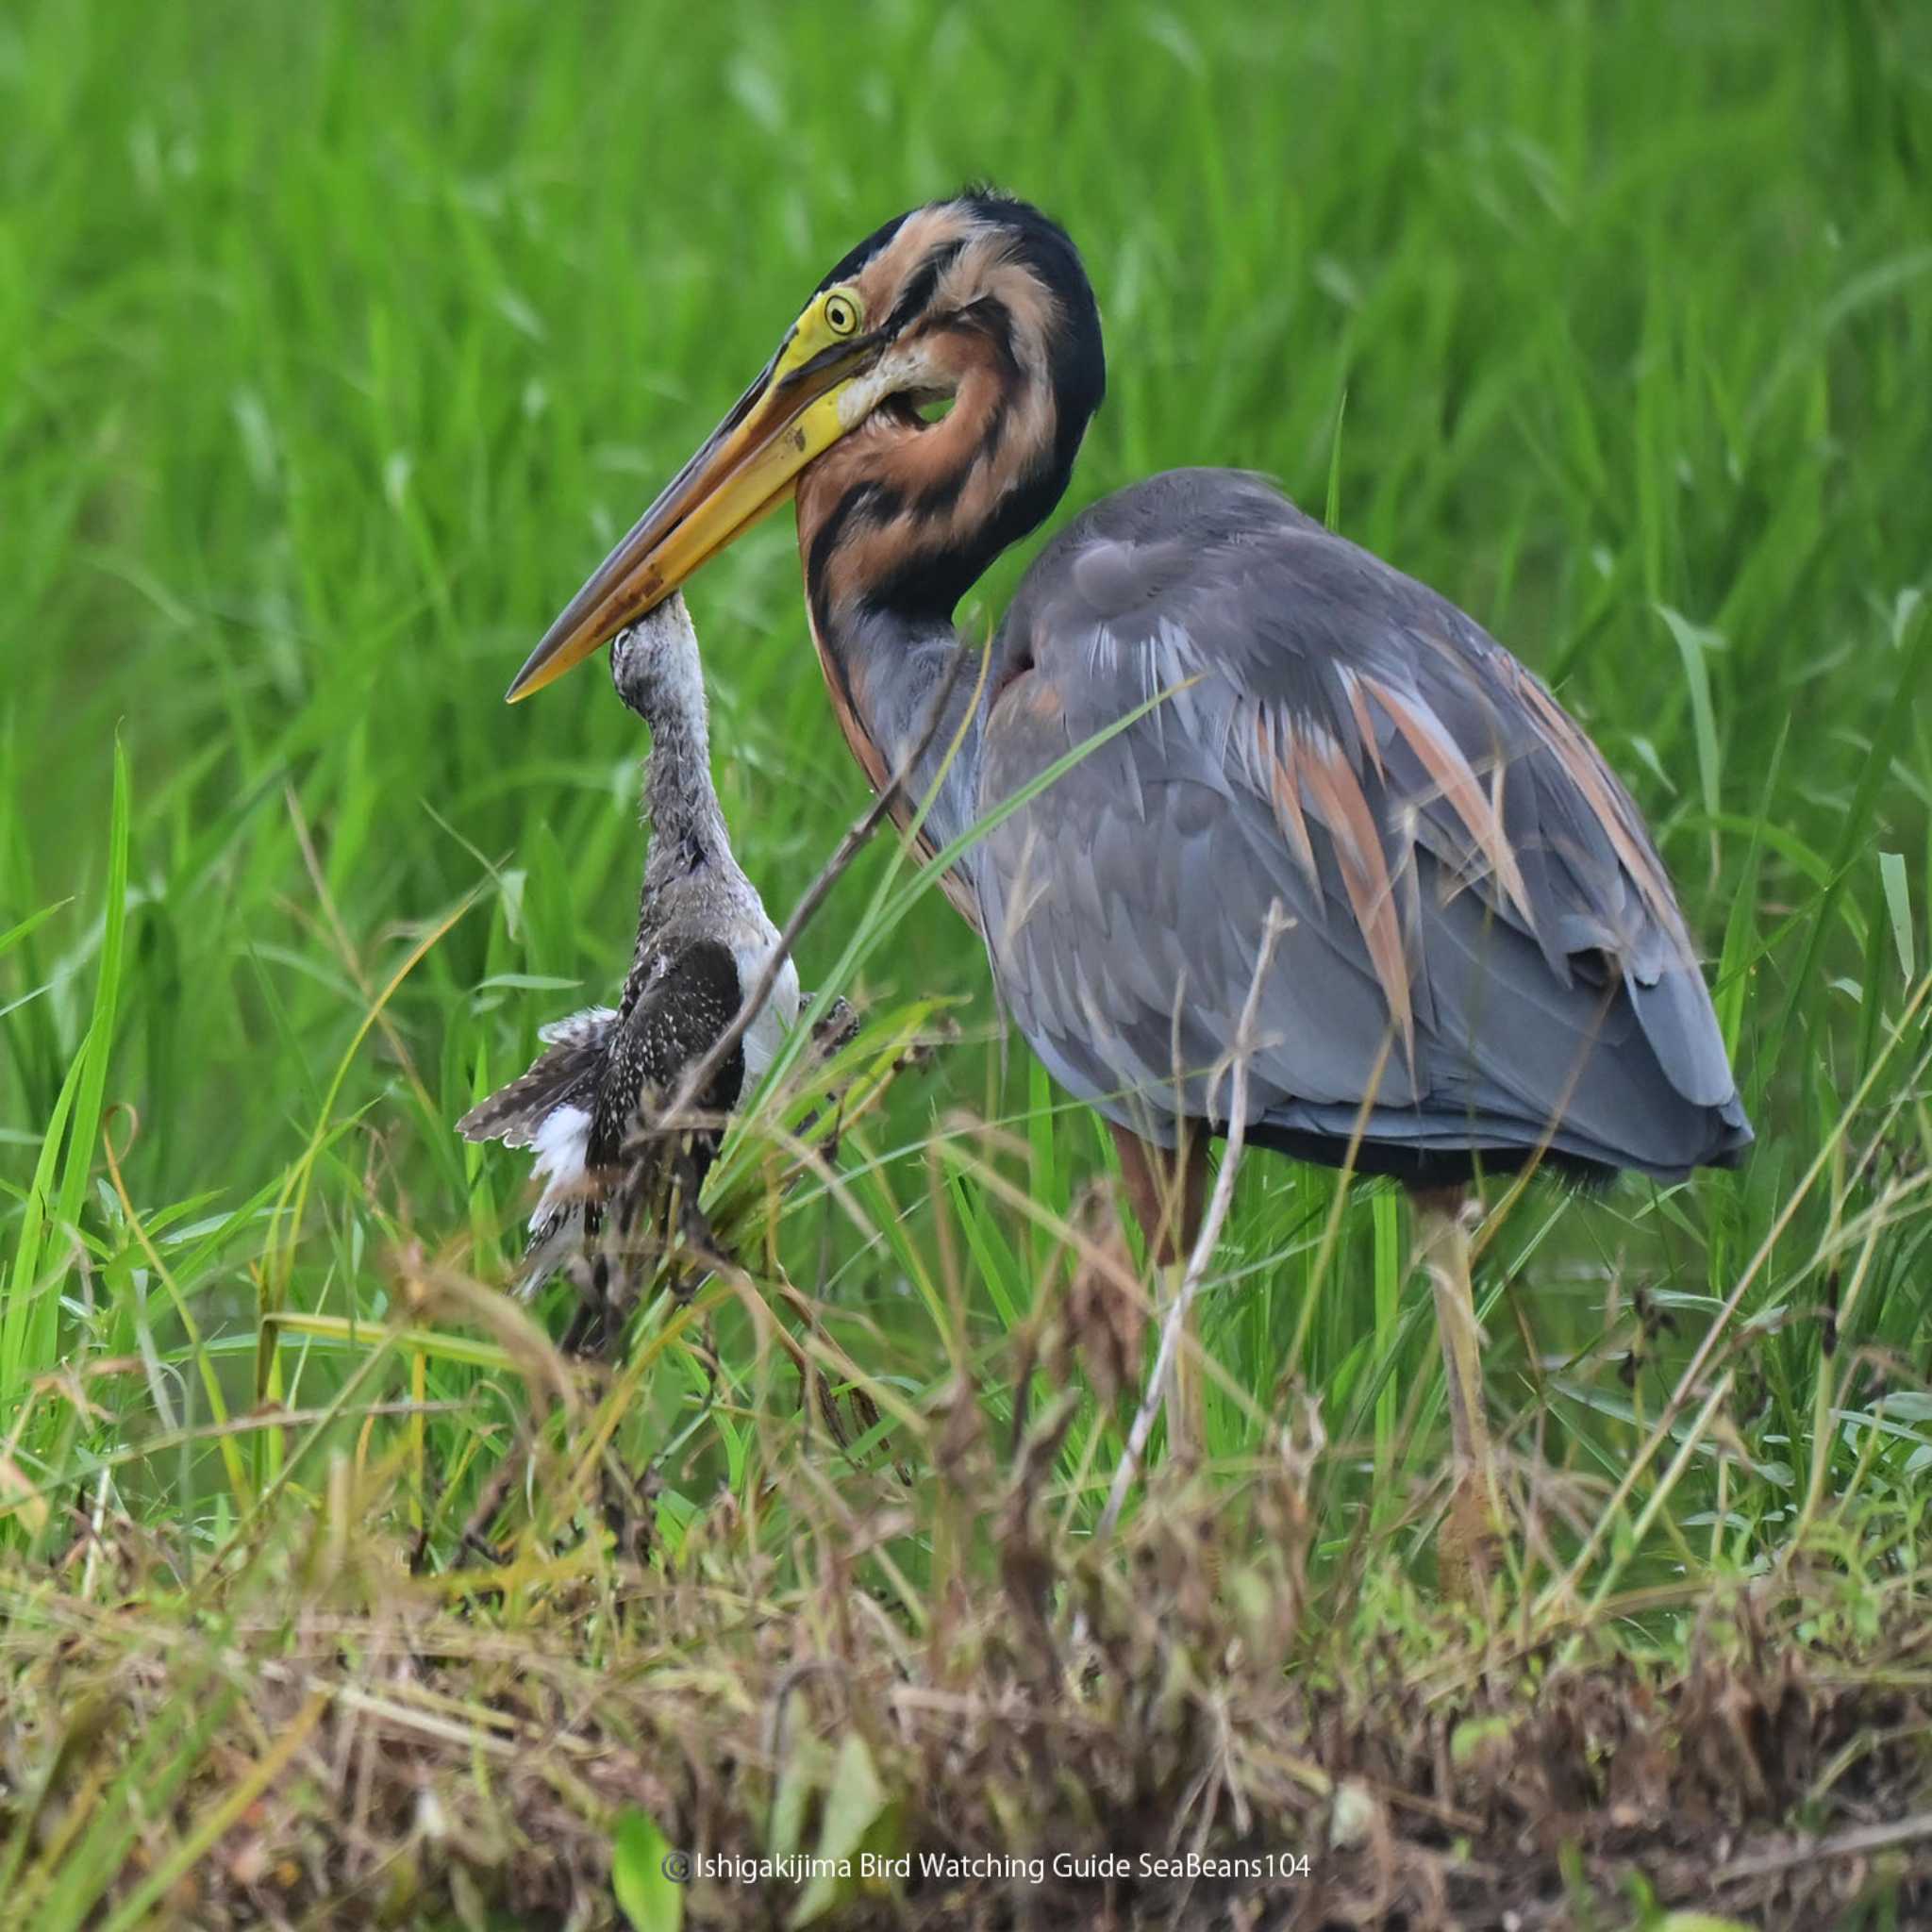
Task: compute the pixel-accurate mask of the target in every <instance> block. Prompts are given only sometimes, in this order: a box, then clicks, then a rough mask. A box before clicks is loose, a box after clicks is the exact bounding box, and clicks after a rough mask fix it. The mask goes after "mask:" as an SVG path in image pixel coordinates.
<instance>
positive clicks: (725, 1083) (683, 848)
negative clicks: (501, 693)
mask: <svg viewBox="0 0 1932 1932" xmlns="http://www.w3.org/2000/svg"><path fill="white" fill-rule="evenodd" d="M610 668H611V675H612V679H613V681H614V682H615V684H616V686H617V691H618V695H619V696H620V697H622V698H623V700H624V701H625V704H626V705H628V706H629V707H630V708H631V709H632V710H633V711H635V712H636V713H637V714H638V716H639V717H641V719H642V720H643V721H644V723H645V724H647V725H648V726H649V727H650V732H651V752H650V757H649V758H648V760H647V761H646V765H645V774H644V788H643V793H644V813H645V817H646V819H647V820H648V822H649V824H650V829H651V842H650V852H649V856H648V857H647V858H646V859H645V861H644V883H643V890H642V892H641V895H640V899H639V904H638V939H637V950H636V953H635V954H634V956H633V958H632V960H631V967H630V972H629V973H628V974H626V975H625V982H624V992H623V995H622V997H621V998H620V1000H619V1002H618V1004H617V1006H616V1008H609V1007H593V1008H590V1009H589V1010H588V1011H586V1012H582V1013H575V1014H573V1015H572V1016H571V1017H570V1018H569V1019H567V1020H560V1021H558V1023H557V1024H555V1025H552V1026H547V1027H545V1028H544V1029H543V1032H542V1035H541V1038H542V1040H543V1041H544V1042H545V1050H544V1052H543V1054H542V1056H541V1058H539V1059H538V1060H537V1062H536V1064H535V1065H534V1066H532V1067H531V1069H530V1070H529V1072H528V1073H526V1074H522V1075H520V1076H519V1077H518V1078H517V1079H514V1080H512V1081H511V1082H510V1083H509V1085H508V1087H505V1088H503V1089H502V1090H501V1091H498V1092H496V1093H492V1094H491V1096H490V1098H489V1099H488V1100H486V1101H484V1102H483V1103H482V1104H481V1105H480V1106H478V1107H476V1108H473V1109H472V1110H471V1111H470V1112H469V1113H467V1114H465V1115H464V1116H463V1118H462V1119H461V1120H460V1121H459V1122H458V1124H457V1130H458V1133H460V1134H462V1135H463V1136H464V1137H465V1138H466V1139H468V1140H471V1141H502V1142H503V1143H504V1144H505V1145H506V1146H509V1147H527V1148H529V1149H531V1151H532V1152H533V1153H534V1154H535V1156H536V1164H535V1165H536V1174H537V1175H538V1177H539V1178H541V1180H542V1181H543V1183H544V1186H543V1192H542V1195H541V1198H540V1199H539V1201H538V1203H537V1207H536V1211H535V1212H534V1213H533V1214H532V1215H531V1217H530V1234H529V1243H528V1246H527V1247H526V1249H525V1257H524V1267H523V1273H522V1278H521V1282H520V1285H519V1290H518V1291H519V1292H520V1293H521V1294H524V1295H525V1296H527V1295H530V1294H534V1293H535V1292H536V1291H537V1290H538V1289H539V1288H541V1286H542V1285H543V1284H544V1283H545V1282H546V1281H547V1280H549V1278H550V1277H551V1276H552V1275H553V1274H556V1273H557V1272H558V1270H559V1269H560V1268H562V1267H563V1266H564V1265H565V1264H566V1263H567V1262H569V1261H571V1260H572V1259H573V1258H574V1257H578V1256H581V1255H588V1254H590V1253H591V1251H592V1250H594V1249H595V1248H596V1246H597V1245H598V1237H599V1236H600V1234H603V1235H606V1236H612V1237H617V1238H620V1244H621V1245H634V1244H635V1242H636V1241H637V1240H638V1239H639V1238H640V1237H642V1238H645V1239H651V1238H662V1237H668V1235H669V1234H670V1233H671V1232H673V1230H672V1229H671V1228H670V1227H668V1226H667V1224H666V1223H667V1218H670V1217H675V1216H678V1215H682V1216H684V1217H686V1222H685V1225H686V1227H687V1229H688V1230H689V1229H691V1228H692V1227H694V1226H696V1225H699V1224H695V1223H693V1222H692V1221H691V1220H690V1218H689V1217H691V1216H694V1215H695V1212H696V1207H697V1193H698V1189H699V1187H700V1185H701V1184H702V1182H703V1180H704V1176H705V1173H706V1170H707V1169H708V1167H709V1166H710V1163H711V1158H712V1157H713V1155H714V1154H715V1153H716V1151H717V1146H718V1141H719V1130H718V1128H717V1127H715V1126H712V1127H709V1128H697V1129H693V1130H691V1131H689V1132H687V1133H685V1134H682V1135H680V1136H677V1137H675V1138H674V1139H667V1138H666V1137H663V1136H660V1135H655V1134H654V1133H653V1132H652V1131H651V1129H652V1125H653V1123H652V1120H651V1114H652V1109H653V1108H654V1106H655V1107H661V1106H663V1105H664V1104H666V1103H667V1102H669V1101H670V1100H671V1099H672V1097H673V1096H674V1095H675V1092H676V1091H677V1090H678V1088H679V1085H680V1083H681V1081H682V1080H683V1078H684V1075H685V1074H687V1072H688V1071H690V1070H691V1068H693V1067H695V1066H696V1065H697V1064H698V1063H699V1062H700V1061H701V1060H702V1059H703V1058H705V1056H706V1055H707V1054H708V1053H709V1052H710V1051H711V1049H712V1047H713V1046H715V1045H716V1044H717V1042H718V1041H719V1040H720V1039H721V1038H722V1037H723V1035H724V1033H725V1031H726V1029H727V1028H728V1027H729V1026H730V1024H731V1023H732V1022H733V1021H734V1020H735V1019H737V1017H738V1013H739V1009H740V1008H741V1007H742V1006H743V1004H744V1002H745V998H746V996H747V995H748V994H749V993H750V992H751V991H752V989H753V988H754V987H755V986H756V984H757V983H758V977H759V974H761V973H762V971H763V970H764V967H765V964H766V961H767V960H768V959H769V958H770V957H771V955H772V953H773V951H774V949H775V947H776V946H777V943H778V933H777V929H776V927H774V925H773V924H772V922H771V920H770V918H769V917H768V916H767V915H766V912H765V908H764V904H763V902H762V901H761V900H760V899H759V897H758V889H757V887H755V886H754V885H753V884H752V882H751V881H750V880H749V879H748V878H747V877H746V876H745V875H744V871H743V868H742V867H741V866H740V864H739V862H738V860H737V858H735V857H734V856H733V855H732V851H731V839H730V835H729V833H728V832H727V831H726V829H725V825H724V813H723V812H722V811H721V810H720V809H719V807H718V794H717V792H716V791H715V790H714V789H713V787H712V784H711V764H710V741H709V731H708V724H707V709H706V705H705V686H704V676H703V673H702V670H701V668H700V666H699V661H698V642H697V636H696V633H695V632H694V631H693V630H692V628H691V618H690V615H689V614H688V613H687V611H686V609H685V607H684V599H683V598H682V597H672V598H671V599H669V600H668V601H667V602H665V603H662V604H659V605H658V606H657V607H656V608H654V609H653V610H651V611H650V612H649V613H648V614H647V615H645V616H643V617H642V618H641V619H640V620H639V622H638V623H637V624H635V625H631V626H630V627H629V628H628V629H626V630H625V633H624V634H623V636H622V637H620V638H619V639H618V641H617V644H616V648H615V649H614V650H613V651H612V653H611V667H610ZM798 1010H799V993H798V972H797V969H796V967H794V966H793V965H792V963H791V960H790V959H789V958H788V959H786V960H785V962H784V963H783V965H782V966H781V967H780V968H779V971H778V974H777V977H776V979H775V980H774V984H773V987H772V991H771V996H770V998H769V999H768V1000H766V1002H765V1003H764V1005H763V1006H762V1007H761V1008H759V1010H758V1014H757V1015H756V1016H755V1017H754V1019H753V1020H752V1023H751V1024H750V1026H749V1027H748V1028H747V1029H746V1030H745V1033H744V1035H743V1038H742V1039H741V1041H739V1042H738V1043H737V1044H735V1045H734V1046H733V1047H732V1048H731V1050H730V1051H729V1053H727V1054H726V1055H725V1056H724V1058H723V1059H722V1060H721V1061H720V1063H719V1065H718V1068H717V1071H716V1073H715V1074H713V1075H712V1077H711V1079H710V1081H709V1083H708V1086H707V1088H706V1090H705V1091H703V1092H702V1093H700V1094H699V1095H698V1096H697V1097H696V1099H695V1100H694V1102H693V1107H694V1109H695V1111H696V1112H697V1113H698V1114H699V1115H700V1116H702V1117H703V1118H704V1119H705V1120H707V1121H710V1122H721V1121H722V1120H723V1119H724V1116H725V1115H726V1114H728V1113H729V1112H730V1111H731V1109H732V1108H734V1107H736V1106H737V1104H738V1102H739V1099H740V1097H741V1095H743V1094H745V1093H747V1092H749V1091H750V1090H751V1089H752V1088H753V1087H755V1086H756V1085H757V1084H758V1081H759V1079H761V1078H762V1077H763V1075H764V1072H765V1069H766V1068H767V1067H769V1066H770V1065H771V1063H772V1058H773V1056H774V1053H775V1052H776V1051H777V1048H778V1045H779V1042H780V1041H782V1039H783V1038H784V1036H785V1033H786V1032H787V1031H788V1029H789V1028H790V1027H791V1025H792V1024H793V1023H794V1022H795V1021H796V1019H797V1018H798ZM592 1299H593V1300H596V1301H602V1300H603V1299H604V1296H603V1295H601V1294H598V1295H595V1296H593V1297H592ZM602 1325H603V1322H602V1311H600V1310H596V1309H592V1310H591V1311H590V1312H589V1313H587V1315H586V1316H585V1317H584V1318H583V1319H582V1320H581V1321H580V1323H579V1324H577V1327H576V1328H575V1330H574V1331H573V1332H574V1335H575V1338H576V1339H577V1340H579V1341H585V1340H589V1341H595V1340H597V1339H600V1338H601V1330H602Z"/></svg>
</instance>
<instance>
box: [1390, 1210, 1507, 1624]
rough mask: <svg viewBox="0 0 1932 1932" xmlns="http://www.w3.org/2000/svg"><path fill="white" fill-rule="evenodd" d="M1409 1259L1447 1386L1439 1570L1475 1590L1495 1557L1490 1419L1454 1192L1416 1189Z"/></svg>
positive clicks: (1465, 1241) (1462, 1215) (1465, 1236)
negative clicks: (1447, 1492) (1425, 1284)
mask: <svg viewBox="0 0 1932 1932" xmlns="http://www.w3.org/2000/svg"><path fill="white" fill-rule="evenodd" d="M1410 1199H1411V1201H1412V1203H1413V1206H1414V1210H1415V1223H1416V1240H1415V1247H1416V1258H1417V1259H1418V1260H1419V1261H1421V1263H1422V1264H1423V1266H1424V1268H1425V1269H1426V1270H1427V1271H1428V1276H1429V1284H1430V1286H1431V1288H1433V1290H1434V1291H1435V1296H1436V1329H1437V1333H1438V1336H1439V1337H1440V1339H1441V1343H1442V1366H1443V1370H1444V1372H1445V1374H1446V1377H1447V1381H1448V1385H1449V1440H1450V1448H1451V1453H1452V1455H1453V1457H1454V1458H1455V1477H1456V1485H1455V1489H1454V1491H1453V1492H1452V1494H1451V1498H1450V1504H1449V1517H1448V1520H1447V1522H1446V1523H1445V1524H1443V1528H1442V1541H1441V1568H1442V1570H1443V1572H1444V1580H1445V1582H1447V1583H1449V1584H1450V1585H1451V1586H1452V1587H1457V1586H1460V1585H1462V1584H1464V1583H1465V1582H1466V1581H1467V1580H1469V1579H1470V1578H1471V1577H1473V1578H1474V1580H1475V1581H1476V1582H1478V1583H1480V1582H1481V1581H1482V1580H1483V1579H1484V1576H1485V1574H1486V1573H1487V1571H1488V1570H1489V1568H1490V1567H1491V1559H1492V1557H1493V1555H1494V1543H1495V1524H1496V1519H1497V1511H1498V1507H1499V1502H1500V1491H1498V1489H1497V1486H1496V1468H1495V1459H1494V1456H1493V1454H1492V1452H1491V1446H1490V1427H1489V1418H1488V1416H1487V1415H1486V1414H1485V1413H1484V1410H1483V1369H1482V1337H1481V1333H1480V1331H1479V1330H1478V1328H1477V1327H1476V1319H1475V1294H1474V1289H1473V1287H1472V1285H1471V1281H1470V1267H1469V1225H1468V1222H1467V1219H1466V1216H1467V1212H1468V1208H1469V1205H1470V1204H1469V1200H1468V1197H1467V1195H1466V1194H1465V1193H1464V1191H1463V1190H1462V1189H1460V1188H1417V1189H1415V1190H1413V1191H1412V1193H1411V1195H1410Z"/></svg>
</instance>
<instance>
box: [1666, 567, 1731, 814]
mask: <svg viewBox="0 0 1932 1932" xmlns="http://www.w3.org/2000/svg"><path fill="white" fill-rule="evenodd" d="M1657 615H1658V616H1659V617H1661V618H1662V619H1663V621H1664V623H1665V624H1666V625H1669V626H1670V632H1671V635H1672V637H1674V639H1676V641H1677V651H1678V655H1679V656H1680V657H1681V658H1683V660H1684V681H1685V683H1686V684H1688V685H1689V686H1690V688H1691V729H1692V732H1693V733H1694V734H1695V737H1696V740H1697V775H1698V778H1699V780H1700V782H1701V784H1702V787H1703V791H1704V808H1705V810H1706V811H1707V812H1708V813H1710V815H1711V816H1712V817H1713V818H1714V817H1716V815H1717V801H1718V790H1719V788H1718V751H1717V713H1716V712H1715V710H1714V709H1713V708H1712V707H1711V702H1710V669H1709V667H1708V666H1707V664H1706V663H1705V661H1704V660H1705V654H1706V653H1707V652H1709V651H1721V650H1723V649H1724V639H1723V638H1721V637H1720V636H1719V635H1718V634H1717V632H1716V631H1714V630H1706V629H1705V628H1704V626H1703V625H1697V624H1692V623H1691V620H1690V619H1689V618H1688V617H1686V616H1685V615H1684V614H1683V612H1682V611H1679V610H1673V609H1672V608H1670V606H1669V605H1668V604H1659V605H1658V606H1657Z"/></svg>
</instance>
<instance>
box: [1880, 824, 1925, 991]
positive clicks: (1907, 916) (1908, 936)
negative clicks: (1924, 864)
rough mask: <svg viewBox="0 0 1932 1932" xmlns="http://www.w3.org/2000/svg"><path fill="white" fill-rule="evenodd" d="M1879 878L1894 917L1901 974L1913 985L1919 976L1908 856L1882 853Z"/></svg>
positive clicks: (1892, 933)
mask: <svg viewBox="0 0 1932 1932" xmlns="http://www.w3.org/2000/svg"><path fill="white" fill-rule="evenodd" d="M1878 876H1879V879H1880V880H1881V882H1882V883H1883V884H1884V887H1885V906H1886V910H1887V911H1889V912H1890V914H1891V940H1892V943H1893V944H1894V945H1895V946H1896V947H1897V948H1898V964H1899V971H1900V972H1901V973H1903V974H1905V976H1906V984H1907V986H1909V985H1910V984H1911V982H1912V981H1913V980H1914V979H1916V978H1917V977H1918V970H1917V968H1916V967H1915V966H1914V965H1913V963H1912V961H1913V957H1914V956H1913V947H1912V899H1911V892H1910V890H1909V889H1908V887H1907V884H1906V858H1905V854H1904V853H1903V852H1881V853H1880V854H1879V855H1878Z"/></svg>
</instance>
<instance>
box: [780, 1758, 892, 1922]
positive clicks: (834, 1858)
mask: <svg viewBox="0 0 1932 1932" xmlns="http://www.w3.org/2000/svg"><path fill="white" fill-rule="evenodd" d="M887 1802H888V1801H887V1797H886V1788H885V1786H884V1785H883V1784H881V1783H880V1782H879V1774H878V1771H877V1768H876V1767H875V1766H874V1763H873V1761H872V1753H871V1752H870V1751H868V1750H867V1749H866V1748H865V1740H864V1739H863V1738H861V1737H859V1736H858V1733H857V1732H856V1731H848V1732H847V1733H846V1734H845V1740H844V1742H843V1743H841V1745H840V1746H839V1762H838V1764H837V1766H836V1767H835V1768H834V1770H833V1772H832V1788H831V1790H830V1791H829V1792H828V1793H827V1795H826V1798H825V1815H824V1822H823V1823H822V1824H820V1826H819V1843H818V1856H819V1857H820V1858H822V1859H824V1860H826V1861H828V1864H829V1866H830V1868H831V1869H827V1868H826V1867H825V1866H821V1867H820V1869H819V1870H818V1871H817V1872H816V1873H814V1874H813V1876H812V1880H811V1883H810V1884H809V1885H808V1886H807V1887H806V1889H805V1891H804V1894H803V1896H801V1897H800V1899H799V1901H798V1904H797V1905H796V1906H795V1907H793V1908H792V1913H791V1921H790V1924H791V1926H792V1928H793V1932H797V1928H798V1927H799V1926H801V1925H809V1924H811V1923H812V1921H813V1920H814V1919H819V1918H823V1917H824V1914H825V1913H826V1912H828V1911H829V1910H830V1909H831V1908H832V1907H833V1906H835V1905H837V1904H838V1902H839V1901H840V1899H841V1898H843V1897H845V1896H847V1895H848V1894H849V1893H850V1892H851V1890H852V1881H851V1880H849V1879H846V1878H841V1876H839V1875H838V1872H837V1866H838V1862H839V1861H840V1860H841V1859H845V1858H851V1857H854V1856H855V1855H856V1854H857V1853H858V1848H859V1845H860V1844H861V1843H862V1842H863V1841H864V1839H865V1835H866V1833H867V1832H868V1831H870V1830H871V1829H872V1827H873V1824H874V1823H875V1822H876V1820H877V1819H878V1818H879V1817H880V1815H881V1814H882V1813H883V1812H884V1811H885V1809H886V1805H887Z"/></svg>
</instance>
